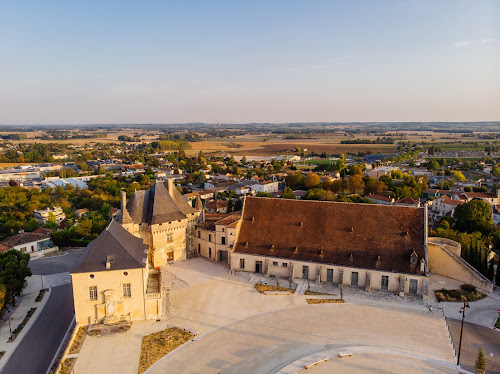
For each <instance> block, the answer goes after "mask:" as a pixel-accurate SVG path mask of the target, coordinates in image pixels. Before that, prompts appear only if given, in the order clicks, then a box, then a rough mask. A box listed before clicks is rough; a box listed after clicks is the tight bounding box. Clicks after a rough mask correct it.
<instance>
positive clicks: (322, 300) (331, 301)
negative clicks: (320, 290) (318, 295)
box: [306, 299, 345, 304]
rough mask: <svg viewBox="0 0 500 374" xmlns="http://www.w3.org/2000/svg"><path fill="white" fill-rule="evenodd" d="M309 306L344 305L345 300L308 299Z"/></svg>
mask: <svg viewBox="0 0 500 374" xmlns="http://www.w3.org/2000/svg"><path fill="white" fill-rule="evenodd" d="M306 300H307V302H308V303H309V304H342V303H344V302H345V301H344V300H343V299H306Z"/></svg>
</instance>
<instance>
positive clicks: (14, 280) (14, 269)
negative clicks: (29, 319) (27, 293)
mask: <svg viewBox="0 0 500 374" xmlns="http://www.w3.org/2000/svg"><path fill="white" fill-rule="evenodd" d="M29 260H30V255H29V254H27V253H21V252H19V251H17V250H15V249H11V250H9V251H7V252H4V253H0V284H3V285H5V288H6V299H5V300H6V301H7V302H12V304H13V305H14V306H15V297H16V296H20V295H21V291H22V290H23V287H24V283H25V279H26V277H29V276H31V270H30V268H29V267H28V261H29Z"/></svg>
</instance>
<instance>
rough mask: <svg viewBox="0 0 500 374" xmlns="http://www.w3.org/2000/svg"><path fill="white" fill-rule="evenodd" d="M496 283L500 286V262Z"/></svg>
mask: <svg viewBox="0 0 500 374" xmlns="http://www.w3.org/2000/svg"><path fill="white" fill-rule="evenodd" d="M495 284H496V285H497V286H499V287H500V262H499V263H498V264H497V275H496V278H495Z"/></svg>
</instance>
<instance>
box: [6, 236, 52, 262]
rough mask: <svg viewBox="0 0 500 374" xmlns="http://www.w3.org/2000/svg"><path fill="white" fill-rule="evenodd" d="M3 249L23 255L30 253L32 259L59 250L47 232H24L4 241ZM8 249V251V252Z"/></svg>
mask: <svg viewBox="0 0 500 374" xmlns="http://www.w3.org/2000/svg"><path fill="white" fill-rule="evenodd" d="M2 244H3V247H2V248H3V249H5V248H6V247H8V249H15V250H17V251H19V252H22V253H29V255H30V256H31V257H35V256H42V255H43V254H45V253H48V252H53V251H56V250H57V249H58V247H57V246H55V245H54V243H53V242H52V239H51V238H50V233H47V232H22V233H19V234H17V235H13V236H10V237H8V238H6V239H4V240H2ZM8 249H6V250H8Z"/></svg>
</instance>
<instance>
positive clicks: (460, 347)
mask: <svg viewBox="0 0 500 374" xmlns="http://www.w3.org/2000/svg"><path fill="white" fill-rule="evenodd" d="M465 308H469V303H468V302H467V299H465V298H464V306H463V307H461V308H460V313H462V327H461V328H460V342H459V343H458V358H457V365H460V352H461V351H462V334H463V332H464V319H465Z"/></svg>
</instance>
